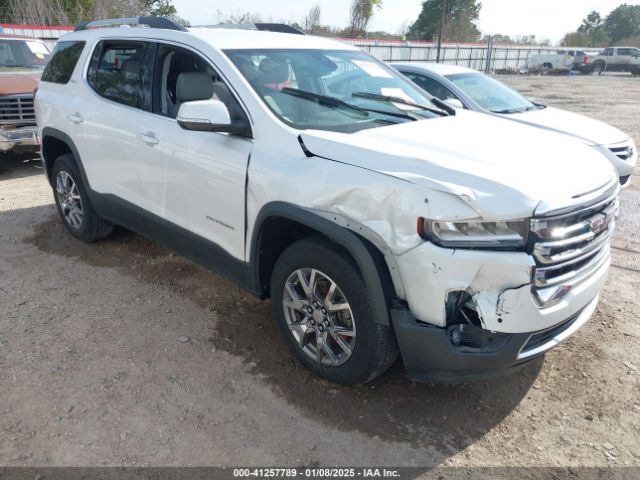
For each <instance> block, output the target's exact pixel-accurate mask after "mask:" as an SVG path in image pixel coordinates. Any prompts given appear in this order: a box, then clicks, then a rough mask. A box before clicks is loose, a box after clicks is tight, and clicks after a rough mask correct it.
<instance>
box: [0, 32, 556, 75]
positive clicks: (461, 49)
mask: <svg viewBox="0 0 640 480" xmlns="http://www.w3.org/2000/svg"><path fill="white" fill-rule="evenodd" d="M72 30H73V27H68V26H56V27H43V26H38V25H8V24H0V34H11V35H24V36H28V37H36V38H41V39H43V40H45V41H46V42H47V43H48V44H49V46H50V47H53V45H54V44H55V42H56V41H57V39H58V38H59V37H61V36H62V35H64V34H65V33H68V32H69V31H72ZM336 40H340V41H341V42H344V43H348V44H351V45H354V46H356V47H359V48H361V49H362V50H364V51H366V52H368V53H370V54H372V55H374V56H376V57H378V58H379V59H380V60H384V61H387V62H392V61H397V62H403V61H407V62H409V61H412V62H417V61H422V62H435V61H436V59H437V55H438V53H437V52H438V47H437V45H436V44H435V43H432V42H417V41H416V42H403V41H380V40H365V39H349V38H341V39H336ZM557 50H558V49H556V48H551V47H526V46H509V45H498V46H493V45H489V44H468V43H461V44H449V43H448V44H444V45H443V46H442V49H441V51H440V60H441V61H442V62H443V63H450V64H453V65H460V66H463V67H469V68H473V69H475V70H482V71H489V70H491V71H493V70H501V69H505V70H506V69H516V70H517V69H521V68H525V67H527V66H528V65H529V60H530V58H531V57H532V56H533V55H538V54H545V53H555V52H557Z"/></svg>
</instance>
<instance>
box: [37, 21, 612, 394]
mask: <svg viewBox="0 0 640 480" xmlns="http://www.w3.org/2000/svg"><path fill="white" fill-rule="evenodd" d="M110 23H137V24H139V25H141V26H146V27H147V28H122V27H120V28H93V27H97V26H101V27H104V26H105V25H107V24H110ZM149 27H150V28H149ZM261 28H269V26H266V27H265V26H262V27H261ZM78 30H79V31H76V32H74V33H72V34H69V35H66V36H65V37H64V38H62V39H61V40H60V42H59V43H58V45H57V47H56V50H55V52H54V54H53V59H52V60H51V62H50V63H49V66H48V68H47V70H46V71H45V73H44V77H43V80H42V83H41V86H40V89H39V90H38V93H37V97H36V111H37V119H38V124H39V128H40V133H41V137H42V154H43V161H44V164H45V167H46V172H47V174H48V177H49V180H50V182H51V185H52V187H53V190H54V196H55V199H56V203H57V206H58V211H59V213H60V216H61V218H62V220H63V221H64V223H65V225H66V227H67V229H68V230H69V232H70V233H71V234H72V235H74V236H75V237H77V238H79V239H82V240H85V241H95V240H99V239H101V238H104V237H106V236H107V235H109V233H110V232H111V229H112V225H114V224H117V225H122V226H124V227H126V228H129V229H132V230H134V231H136V232H139V233H140V234H142V235H145V236H148V237H149V238H153V239H155V240H157V241H159V242H162V243H163V244H165V245H167V246H169V247H170V248H172V249H174V250H176V251H177V252H179V253H181V254H183V255H185V256H187V257H189V258H191V259H193V260H194V261H196V262H198V263H201V264H202V265H205V266H207V267H209V268H211V269H212V270H215V271H217V272H219V273H221V274H223V275H226V276H227V277H229V278H231V279H233V280H235V281H236V282H238V283H239V284H241V285H242V286H244V287H245V288H246V289H247V290H249V291H250V292H252V293H254V294H255V295H258V296H259V297H261V298H269V297H270V298H271V300H272V302H273V305H274V311H275V316H276V318H277V322H278V324H279V326H280V327H281V329H282V331H283V333H284V336H285V338H286V342H287V343H288V345H289V346H290V348H291V350H292V351H293V353H294V354H295V355H296V357H297V358H298V359H300V361H301V362H302V363H303V364H305V365H306V366H307V367H308V368H309V369H311V370H312V371H313V372H315V373H316V374H318V375H320V376H323V377H325V378H327V379H330V380H332V381H335V382H340V383H345V384H352V383H361V382H367V381H369V380H371V379H373V378H375V377H376V376H377V375H379V374H381V373H382V372H384V371H385V369H386V368H387V367H388V366H389V365H390V364H391V363H392V362H393V361H394V359H395V358H396V356H397V352H398V350H399V351H400V353H401V355H402V359H403V361H404V364H405V366H406V368H407V371H408V373H409V375H410V376H412V377H413V378H417V379H419V380H428V381H434V382H455V381H462V380H467V379H472V378H481V377H486V376H488V375H493V374H496V373H497V372H508V371H514V370H516V369H518V368H520V367H521V366H523V365H525V364H526V363H528V362H529V361H531V360H532V359H534V358H536V357H537V356H539V355H541V354H542V353H544V352H545V351H547V350H548V349H550V348H551V347H553V346H555V345H557V344H558V343H559V342H560V341H562V340H564V339H565V338H567V337H568V336H570V335H571V334H572V333H574V332H575V331H576V330H577V329H578V328H580V327H581V326H582V325H583V324H584V323H585V322H586V321H587V320H588V319H589V317H590V316H591V314H592V312H593V311H594V309H595V306H596V303H597V299H598V295H599V293H600V291H601V289H602V287H603V285H604V283H605V280H606V277H607V271H608V268H609V262H610V258H609V240H610V236H611V233H612V231H613V224H614V218H615V215H616V212H617V208H618V200H617V198H618V193H619V189H620V186H619V182H618V178H617V176H616V173H615V172H614V170H613V168H612V167H611V165H610V164H609V162H608V161H607V160H606V158H605V157H604V156H603V155H602V154H601V153H600V152H598V151H596V150H595V149H593V148H591V147H589V146H586V145H584V144H582V143H579V142H578V141H574V140H572V139H569V138H567V137H565V136H563V135H560V134H555V133H550V132H546V131H542V130H539V129H535V128H531V127H528V126H524V125H520V124H517V123H515V122H509V121H506V120H502V119H499V118H493V117H488V116H485V115H481V114H477V113H474V112H467V111H455V110H454V109H452V108H450V107H449V106H447V105H446V104H442V102H440V101H438V100H434V99H433V98H432V97H430V96H428V95H427V94H426V93H424V92H422V91H420V90H419V89H418V88H417V87H415V86H414V85H413V84H412V83H411V82H410V81H408V80H406V79H404V77H402V76H401V75H400V74H398V73H396V72H395V71H394V70H392V69H391V68H389V67H387V66H386V65H384V64H383V63H381V62H379V61H377V60H375V59H374V58H372V57H371V56H369V55H367V54H365V53H363V52H362V51H360V50H358V49H356V48H352V47H350V46H348V45H344V44H341V43H336V42H333V41H329V40H325V39H320V38H314V37H309V36H304V35H294V34H291V33H274V32H269V31H260V30H243V29H228V28H227V29H223V28H191V29H189V30H186V29H184V28H182V27H179V26H177V25H175V24H173V23H171V22H169V21H168V20H163V19H154V18H141V19H138V20H137V21H131V20H119V21H112V22H98V23H96V24H93V25H92V24H90V25H88V26H86V25H85V26H82V27H79V29H78ZM247 321H251V319H247Z"/></svg>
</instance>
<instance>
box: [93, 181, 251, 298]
mask: <svg viewBox="0 0 640 480" xmlns="http://www.w3.org/2000/svg"><path fill="white" fill-rule="evenodd" d="M88 193H89V197H90V199H91V203H92V204H93V206H94V208H95V209H96V212H98V214H99V215H100V216H102V217H104V218H106V219H107V220H109V221H110V222H112V223H114V224H116V225H121V226H123V227H124V228H126V229H128V230H132V231H134V232H136V233H138V234H140V235H142V236H144V237H146V238H148V239H150V240H153V241H156V242H158V243H160V244H162V245H164V246H165V247H167V248H169V249H170V250H172V251H174V252H176V253H178V254H180V255H182V256H183V257H186V258H188V259H189V260H192V261H194V262H195V263H197V264H199V265H202V266H203V267H205V268H207V269H209V270H211V271H213V272H215V273H218V274H220V275H222V276H224V277H226V278H228V279H230V280H232V281H234V282H235V283H237V284H238V285H240V286H241V287H243V288H245V289H246V290H248V291H249V292H251V293H252V294H254V295H257V296H259V295H260V294H259V288H258V286H257V284H256V281H255V279H256V278H257V275H256V274H255V268H254V267H253V266H252V265H251V264H250V263H247V262H244V261H242V260H239V259H237V258H235V257H233V256H232V255H230V254H229V253H228V252H227V251H226V250H224V249H223V248H221V247H220V246H218V245H217V244H215V243H214V242H212V241H210V240H208V239H206V238H203V237H200V236H199V235H195V234H194V233H192V232H190V231H189V230H186V229H184V228H182V227H180V226H178V225H176V224H174V223H172V222H169V221H167V220H165V219H164V218H161V217H158V216H157V215H154V214H152V213H149V212H147V211H145V210H143V209H142V208H140V207H138V206H136V205H132V204H131V203H129V202H126V201H124V200H122V199H121V198H119V197H116V196H115V195H110V194H101V193H97V192H95V191H92V190H90V191H89V192H88Z"/></svg>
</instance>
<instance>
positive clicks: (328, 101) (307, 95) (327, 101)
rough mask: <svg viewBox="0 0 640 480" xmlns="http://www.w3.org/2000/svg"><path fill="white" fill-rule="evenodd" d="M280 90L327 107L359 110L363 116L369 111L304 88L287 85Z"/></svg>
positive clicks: (367, 114)
mask: <svg viewBox="0 0 640 480" xmlns="http://www.w3.org/2000/svg"><path fill="white" fill-rule="evenodd" d="M280 91H281V92H282V93H286V94H287V95H292V96H294V97H298V98H304V99H305V100H311V101H314V102H317V103H319V104H321V105H327V106H329V107H335V108H340V107H342V108H348V109H351V110H355V111H356V112H360V113H362V114H363V115H365V116H369V112H368V111H367V110H365V109H364V108H360V107H356V106H355V105H351V104H350V103H347V102H345V101H343V100H340V99H339V98H336V97H329V96H327V95H320V94H319V93H313V92H307V91H306V90H300V89H297V88H289V87H285V88H283V89H282V90H280Z"/></svg>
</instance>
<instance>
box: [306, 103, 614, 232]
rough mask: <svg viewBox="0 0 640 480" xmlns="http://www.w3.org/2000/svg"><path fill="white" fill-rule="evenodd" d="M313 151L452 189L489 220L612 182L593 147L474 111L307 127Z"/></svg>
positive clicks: (525, 214) (435, 187)
mask: <svg viewBox="0 0 640 480" xmlns="http://www.w3.org/2000/svg"><path fill="white" fill-rule="evenodd" d="M301 138H302V141H303V142H304V145H305V147H306V148H307V149H308V150H309V151H310V152H311V153H312V154H314V155H316V156H320V157H324V158H327V159H330V160H335V161H339V162H344V163H347V164H351V165H355V166H358V167H361V168H366V169H369V170H374V171H377V172H380V173H383V174H387V175H391V176H394V177H397V178H401V179H404V180H407V181H410V182H412V183H415V184H417V185H421V186H424V187H427V188H430V189H433V190H438V191H442V192H448V193H453V194H456V195H457V196H459V197H460V198H462V199H463V200H464V201H465V202H466V203H467V204H468V205H469V206H471V207H472V208H473V209H474V210H475V211H476V212H478V213H479V214H480V215H481V216H482V217H483V218H486V219H494V220H499V219H515V218H526V217H529V216H531V215H532V214H533V212H534V211H535V209H536V207H537V206H538V204H540V203H541V202H542V201H544V202H545V203H547V204H548V203H555V204H558V203H560V204H562V203H561V202H563V201H564V200H565V199H566V201H567V204H569V201H570V200H571V199H572V197H575V196H577V195H582V194H584V193H586V192H591V191H593V190H596V189H598V188H600V187H603V186H604V185H605V184H607V183H608V182H610V181H611V179H612V177H614V176H615V172H614V170H613V168H612V166H611V164H610V163H609V162H608V161H607V159H606V158H605V157H604V156H603V155H602V154H601V153H599V152H598V151H596V150H595V149H594V148H592V147H590V146H587V145H585V144H584V143H581V142H578V141H575V140H572V139H571V138H569V137H567V136H565V135H559V134H556V133H552V132H547V131H545V130H541V129H537V128H530V127H527V126H525V125H522V124H519V123H516V122H512V121H507V120H504V119H501V118H496V117H492V116H489V115H483V114H479V113H475V112H467V111H458V113H457V115H456V116H452V117H443V118H436V119H431V120H424V121H419V122H408V123H404V124H398V125H393V126H389V127H382V128H375V129H370V130H362V131H360V132H358V133H354V134H344V133H336V132H327V131H318V130H306V131H304V132H303V133H301Z"/></svg>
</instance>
